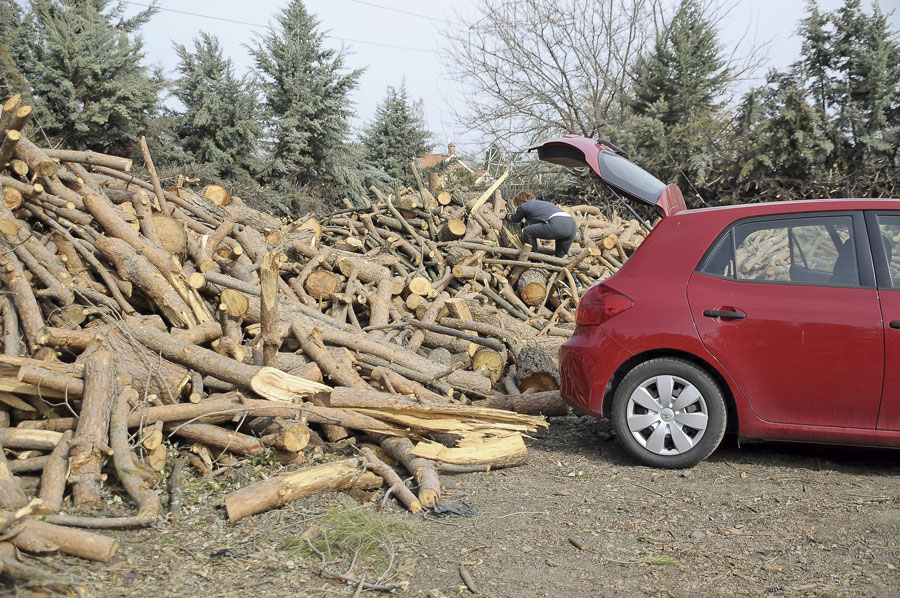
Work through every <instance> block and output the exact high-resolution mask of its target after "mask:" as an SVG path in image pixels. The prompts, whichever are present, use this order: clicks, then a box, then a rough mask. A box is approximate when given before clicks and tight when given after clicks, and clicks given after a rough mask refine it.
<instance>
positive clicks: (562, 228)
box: [522, 216, 576, 257]
mask: <svg viewBox="0 0 900 598" xmlns="http://www.w3.org/2000/svg"><path fill="white" fill-rule="evenodd" d="M575 229H576V227H575V219H574V218H570V217H568V216H557V217H556V218H551V219H550V220H548V221H547V222H538V223H537V224H529V225H528V226H526V227H525V228H524V229H522V236H523V237H525V242H526V243H528V244H529V245H531V248H532V249H534V250H537V248H538V242H537V240H538V239H546V240H554V241H556V250H555V251H554V255H555V256H556V257H565V255H566V254H567V253H569V248H570V247H571V246H572V241H574V240H575Z"/></svg>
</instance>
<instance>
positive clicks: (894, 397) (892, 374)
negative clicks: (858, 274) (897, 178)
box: [866, 211, 900, 430]
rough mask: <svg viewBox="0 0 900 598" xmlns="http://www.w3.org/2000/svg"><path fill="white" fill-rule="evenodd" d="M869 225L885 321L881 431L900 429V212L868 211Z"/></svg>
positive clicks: (879, 417) (867, 219)
mask: <svg viewBox="0 0 900 598" xmlns="http://www.w3.org/2000/svg"><path fill="white" fill-rule="evenodd" d="M866 223H867V225H868V228H869V238H870V240H871V245H872V255H873V257H874V259H875V271H876V273H877V276H878V295H879V297H880V298H881V313H882V318H883V321H884V359H885V369H884V390H883V391H882V395H881V411H880V412H879V415H878V429H879V430H900V211H884V212H868V213H867V214H866Z"/></svg>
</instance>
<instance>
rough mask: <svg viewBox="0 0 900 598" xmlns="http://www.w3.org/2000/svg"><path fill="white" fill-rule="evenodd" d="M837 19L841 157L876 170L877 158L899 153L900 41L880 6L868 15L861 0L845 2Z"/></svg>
mask: <svg viewBox="0 0 900 598" xmlns="http://www.w3.org/2000/svg"><path fill="white" fill-rule="evenodd" d="M831 21H832V23H833V26H834V33H833V37H832V53H833V57H834V58H833V60H834V64H833V68H834V70H835V71H836V75H835V77H834V89H833V92H832V93H833V95H834V97H835V105H836V106H837V107H838V108H837V114H836V115H835V126H836V128H837V130H838V131H839V132H840V133H841V135H842V137H843V138H842V139H841V140H839V143H838V144H836V145H837V147H836V148H835V149H836V156H835V158H836V159H838V160H841V161H843V162H845V163H846V166H847V168H848V170H856V169H860V168H869V169H871V167H872V166H873V165H874V164H873V161H874V162H877V163H879V164H885V163H887V162H889V161H893V160H894V159H895V158H896V157H897V145H898V143H900V123H898V122H897V119H896V118H895V117H896V115H897V110H898V105H897V102H896V100H897V96H898V91H900V43H898V40H897V35H896V32H894V33H892V32H890V31H889V29H888V22H887V18H886V17H885V15H884V13H882V12H881V10H880V9H879V7H878V5H877V4H875V6H874V10H873V14H871V15H867V14H865V13H864V12H863V11H862V9H861V7H860V0H845V1H844V5H843V6H842V7H841V8H839V9H838V10H836V11H834V12H833V13H832V14H831Z"/></svg>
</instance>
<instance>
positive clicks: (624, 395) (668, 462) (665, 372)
mask: <svg viewBox="0 0 900 598" xmlns="http://www.w3.org/2000/svg"><path fill="white" fill-rule="evenodd" d="M685 393H687V394H685ZM612 420H613V425H614V427H615V430H616V434H617V436H618V438H619V442H621V443H622V445H623V446H624V448H625V450H626V451H627V452H628V453H629V454H630V455H631V456H632V457H634V458H635V459H637V460H638V461H640V462H641V463H643V464H645V465H649V466H651V467H662V468H666V469H684V468H687V467H693V466H694V465H696V464H697V463H699V462H700V461H702V460H704V459H706V458H707V457H708V456H709V455H710V454H712V452H713V451H714V450H716V447H718V446H719V443H720V442H721V441H722V437H723V436H724V434H725V424H726V420H727V411H726V409H725V399H724V397H723V395H722V389H721V388H720V387H719V385H718V384H717V383H716V381H715V380H713V378H712V377H711V376H710V375H709V374H708V373H706V372H705V371H704V370H702V369H701V368H699V367H697V366H696V365H694V364H693V363H691V362H689V361H686V360H683V359H677V358H672V357H663V358H658V359H651V360H649V361H645V362H643V363H640V364H638V365H637V366H635V367H634V368H632V370H631V371H629V372H628V374H626V375H625V377H624V378H623V379H622V382H621V383H620V384H619V386H618V387H617V388H616V393H615V395H614V396H613V404H612Z"/></svg>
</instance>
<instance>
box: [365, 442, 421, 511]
mask: <svg viewBox="0 0 900 598" xmlns="http://www.w3.org/2000/svg"><path fill="white" fill-rule="evenodd" d="M360 455H361V456H362V458H363V460H364V464H365V466H366V468H367V469H371V470H372V471H373V472H375V474H376V475H378V476H380V477H381V478H382V479H383V480H384V481H385V482H386V483H387V485H388V487H389V488H390V489H391V491H392V492H393V493H394V495H395V496H396V497H397V498H399V499H400V502H402V503H403V504H404V505H405V506H406V508H407V509H409V512H410V513H412V514H413V515H417V514H419V513H421V512H422V503H420V502H419V499H418V498H416V495H415V494H413V493H412V492H411V491H410V490H409V488H407V487H406V484H404V483H403V480H401V479H400V476H398V475H397V472H395V471H394V470H393V469H392V468H391V467H390V466H388V465H387V464H386V463H385V462H384V461H382V460H381V459H379V458H378V457H377V456H376V455H375V453H374V452H373V451H372V449H370V448H368V447H365V448H363V449H362V450H361V451H360Z"/></svg>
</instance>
